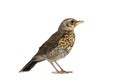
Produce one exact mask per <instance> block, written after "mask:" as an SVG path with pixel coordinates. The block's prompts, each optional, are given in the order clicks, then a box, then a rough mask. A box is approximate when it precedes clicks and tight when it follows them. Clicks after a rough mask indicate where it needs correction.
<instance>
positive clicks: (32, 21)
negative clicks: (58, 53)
mask: <svg viewBox="0 0 120 83" xmlns="http://www.w3.org/2000/svg"><path fill="white" fill-rule="evenodd" d="M69 17H70V18H71V17H72V18H75V19H77V20H84V21H85V22H84V24H81V25H78V26H77V27H76V29H75V33H76V42H75V45H74V48H73V49H72V51H71V52H70V54H69V55H68V56H67V57H66V58H64V59H62V60H59V61H58V62H59V64H61V66H62V67H63V68H64V69H65V70H72V71H73V73H72V74H63V75H59V74H58V75H57V74H53V73H51V72H52V71H54V69H53V67H52V66H51V65H50V64H49V63H48V62H47V61H44V62H41V63H38V64H37V65H36V66H35V67H34V68H33V69H32V70H31V71H30V72H26V73H18V71H19V70H20V69H21V68H22V67H23V66H24V65H25V64H26V63H27V62H28V61H29V60H30V59H31V58H32V57H33V56H34V54H35V53H36V52H37V51H38V48H39V46H41V45H42V44H43V43H44V42H45V41H46V40H47V39H48V38H49V37H50V35H52V34H53V33H54V32H55V31H56V30H57V28H58V26H59V24H60V23H61V21H62V20H64V19H65V18H69ZM43 82H44V83H57V82H59V83H61V82H62V83H64V82H71V83H72V82H75V83H120V2H119V0H59V1H58V0H41V1H40V0H0V83H43Z"/></svg>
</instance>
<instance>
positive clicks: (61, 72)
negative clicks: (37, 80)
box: [52, 70, 73, 74]
mask: <svg viewBox="0 0 120 83" xmlns="http://www.w3.org/2000/svg"><path fill="white" fill-rule="evenodd" d="M52 73H54V74H68V73H73V72H72V71H64V70H61V71H56V72H52Z"/></svg>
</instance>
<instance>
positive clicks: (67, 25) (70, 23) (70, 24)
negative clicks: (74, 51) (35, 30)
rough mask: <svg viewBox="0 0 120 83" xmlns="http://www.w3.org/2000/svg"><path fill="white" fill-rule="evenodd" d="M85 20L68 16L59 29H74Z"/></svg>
mask: <svg viewBox="0 0 120 83" xmlns="http://www.w3.org/2000/svg"><path fill="white" fill-rule="evenodd" d="M83 22H84V21H82V20H81V21H77V20H75V19H73V18H68V19H65V20H63V21H62V23H61V24H60V27H59V30H66V31H72V30H74V28H75V27H76V26H77V25H78V24H81V23H83Z"/></svg>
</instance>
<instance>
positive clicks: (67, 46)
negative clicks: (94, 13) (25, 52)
mask: <svg viewBox="0 0 120 83" xmlns="http://www.w3.org/2000/svg"><path fill="white" fill-rule="evenodd" d="M74 42H75V34H74V32H73V31H69V32H66V33H65V34H64V35H63V36H62V38H61V39H60V40H59V43H58V46H57V47H56V48H55V49H54V50H52V51H51V52H50V53H49V54H47V55H46V58H47V60H48V61H50V62H51V61H52V62H53V61H56V60H59V59H61V58H64V57H65V56H66V55H68V53H69V52H70V50H71V49H72V47H73V45H74Z"/></svg>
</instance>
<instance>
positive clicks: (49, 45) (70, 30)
mask: <svg viewBox="0 0 120 83" xmlns="http://www.w3.org/2000/svg"><path fill="white" fill-rule="evenodd" d="M80 23H83V21H82V20H81V21H77V20H75V19H73V18H67V19H65V20H63V21H62V23H61V24H60V26H59V28H58V30H57V31H56V32H55V33H54V34H53V35H52V36H51V37H50V38H49V39H48V40H47V41H46V42H45V43H44V44H43V45H42V46H41V47H40V48H39V50H38V52H37V53H36V54H35V56H33V58H32V59H31V60H30V61H29V62H28V63H27V64H26V65H25V66H24V67H23V68H22V69H21V70H20V72H25V71H30V70H31V69H32V68H33V67H34V66H35V65H36V63H38V62H41V61H44V60H47V61H48V62H49V63H50V64H51V65H52V66H53V67H54V69H55V70H56V71H55V72H54V73H58V74H63V73H72V72H71V71H65V70H63V69H62V68H61V66H60V65H59V64H58V63H57V60H59V59H61V58H64V57H65V56H66V55H68V53H69V52H70V50H71V49H72V47H73V45H74V42H75V34H74V28H75V27H76V25H78V24H80ZM54 64H56V66H58V67H59V68H60V70H58V69H57V68H56V66H55V65H54Z"/></svg>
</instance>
